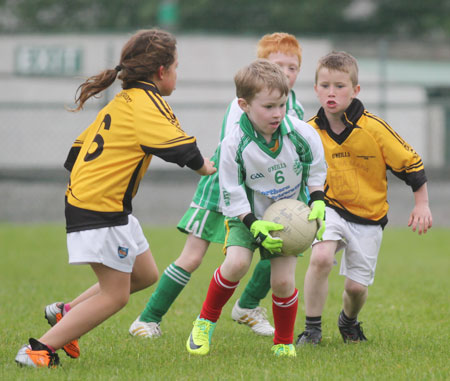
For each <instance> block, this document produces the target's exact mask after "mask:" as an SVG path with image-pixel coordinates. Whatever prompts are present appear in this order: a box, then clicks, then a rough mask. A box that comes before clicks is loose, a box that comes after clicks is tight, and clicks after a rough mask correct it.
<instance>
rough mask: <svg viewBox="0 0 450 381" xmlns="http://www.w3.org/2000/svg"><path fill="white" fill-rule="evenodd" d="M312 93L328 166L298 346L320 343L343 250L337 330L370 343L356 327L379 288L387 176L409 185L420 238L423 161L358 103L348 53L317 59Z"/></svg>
mask: <svg viewBox="0 0 450 381" xmlns="http://www.w3.org/2000/svg"><path fill="white" fill-rule="evenodd" d="M314 89H315V91H316V94H317V96H318V98H319V101H320V104H321V106H322V107H321V108H320V110H319V112H318V113H317V115H316V116H315V117H313V118H312V119H311V120H310V121H309V123H310V124H311V125H312V126H313V127H314V128H315V129H316V131H317V132H318V133H319V135H320V137H321V139H322V143H323V146H324V150H325V159H326V161H327V164H328V172H327V180H326V184H325V201H326V204H327V208H326V224H327V229H326V231H325V233H324V235H323V241H321V242H319V241H315V242H314V243H313V248H312V254H311V259H310V264H309V267H308V270H307V273H306V276H305V290H304V291H305V309H306V311H305V312H306V324H305V325H306V329H305V331H304V332H303V333H301V334H300V335H299V338H298V340H297V345H304V344H308V343H311V344H318V343H319V342H320V341H321V339H322V327H321V315H322V311H323V308H324V305H325V301H326V297H327V293H328V275H329V273H330V271H331V268H332V266H333V262H334V255H335V253H336V252H338V251H339V250H341V249H344V252H343V255H342V260H341V267H340V274H341V275H344V276H345V277H346V279H345V286H344V293H343V309H342V311H341V313H340V315H339V320H338V326H339V330H340V333H341V335H342V338H343V339H344V342H349V341H350V342H359V341H366V340H367V339H366V337H365V336H364V334H363V331H362V329H361V325H360V322H358V320H357V316H358V313H359V312H360V310H361V309H362V307H363V305H364V303H365V301H366V298H367V289H368V286H369V285H371V284H372V283H373V280H374V275H375V267H376V263H377V257H378V252H379V249H380V244H381V238H382V229H383V228H384V226H385V225H386V224H387V212H388V207H389V206H388V203H387V179H386V170H387V169H389V170H390V171H391V172H392V173H394V175H396V176H397V177H399V178H400V179H402V180H403V181H405V183H406V184H407V185H409V186H411V188H412V191H413V192H414V197H415V206H414V208H413V210H412V212H411V215H410V217H409V222H408V226H412V230H413V231H416V230H417V231H418V233H419V234H422V233H426V232H427V230H428V229H429V228H431V226H432V215H431V211H430V209H429V205H428V191H427V179H426V176H425V172H424V166H423V163H422V159H421V158H420V156H419V155H418V154H417V153H416V152H415V151H414V149H413V148H412V147H411V146H410V145H409V144H408V143H407V142H405V141H404V140H403V139H402V138H401V137H400V136H399V135H398V134H397V133H396V132H395V131H394V130H393V129H392V128H391V127H390V126H389V125H388V124H387V123H386V122H385V121H384V120H382V119H381V118H379V117H377V116H375V115H373V114H371V113H370V112H368V111H367V110H366V109H365V108H364V106H363V104H362V103H361V101H359V100H358V99H357V98H356V97H357V95H358V93H359V90H360V85H359V84H358V66H357V62H356V60H355V58H354V57H352V56H351V55H349V54H348V53H345V52H338V53H336V52H332V53H330V54H328V55H326V56H325V57H322V58H321V59H320V60H319V64H318V66H317V70H316V78H315V85H314Z"/></svg>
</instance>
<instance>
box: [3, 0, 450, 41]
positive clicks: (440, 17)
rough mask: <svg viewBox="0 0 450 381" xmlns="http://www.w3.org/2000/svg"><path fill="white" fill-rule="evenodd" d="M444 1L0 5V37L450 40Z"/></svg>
mask: <svg viewBox="0 0 450 381" xmlns="http://www.w3.org/2000/svg"><path fill="white" fill-rule="evenodd" d="M449 14H450V1H448V0H426V1H424V0H332V1H330V0H269V1H262V0H184V1H181V0H127V1H124V0H72V1H61V0H33V1H30V0H0V32H2V33H36V32H41V33H64V32H72V33H73V32H75V33H79V32H83V33H98V32H114V31H117V32H123V31H134V30H136V29H141V28H149V27H152V26H161V27H167V28H171V29H173V30H175V31H177V32H186V33H196V32H208V33H226V34H258V35H259V34H262V33H267V32H268V31H284V32H289V33H293V34H295V35H303V36H323V35H326V36H332V35H355V34H356V35H365V36H371V35H376V36H389V37H394V38H395V37H403V38H404V37H413V38H417V37H420V38H429V37H433V38H435V37H438V38H442V37H443V38H449V37H450V17H449V16H448V15H449Z"/></svg>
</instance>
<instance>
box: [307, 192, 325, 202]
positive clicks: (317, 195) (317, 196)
mask: <svg viewBox="0 0 450 381" xmlns="http://www.w3.org/2000/svg"><path fill="white" fill-rule="evenodd" d="M318 200H320V201H325V193H324V192H323V191H314V192H312V193H311V194H310V195H309V202H308V206H311V204H312V203H313V202H314V201H318Z"/></svg>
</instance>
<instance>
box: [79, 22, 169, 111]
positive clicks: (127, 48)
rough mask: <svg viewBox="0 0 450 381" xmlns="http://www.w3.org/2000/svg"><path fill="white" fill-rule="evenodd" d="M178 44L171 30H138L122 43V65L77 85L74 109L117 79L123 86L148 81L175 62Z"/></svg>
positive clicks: (120, 63)
mask: <svg viewBox="0 0 450 381" xmlns="http://www.w3.org/2000/svg"><path fill="white" fill-rule="evenodd" d="M176 44H177V41H176V39H175V37H174V36H173V35H172V34H171V33H169V32H165V31H163V30H159V29H144V30H140V31H138V32H137V33H135V34H134V35H133V36H131V38H130V39H129V40H128V41H127V42H126V43H125V45H124V46H123V48H122V52H121V55H120V62H119V65H117V66H116V67H115V68H114V69H106V70H103V71H102V72H101V73H99V74H97V75H94V76H92V77H89V78H88V79H87V80H86V81H85V82H84V83H82V84H81V85H80V86H79V87H78V90H77V94H78V96H76V98H75V103H77V104H78V107H77V108H75V109H73V110H72V111H79V110H81V109H82V108H83V105H84V103H85V102H86V101H87V100H88V99H89V98H90V97H93V96H96V95H97V94H99V93H100V92H102V91H103V90H105V89H106V88H108V87H109V86H111V85H112V84H113V82H114V81H115V80H116V78H118V79H120V80H122V88H124V89H126V88H127V87H129V86H130V84H132V83H133V82H136V81H149V80H150V79H151V77H152V76H153V75H154V74H156V73H157V72H158V69H159V68H160V67H161V66H163V67H165V68H168V67H169V66H170V65H172V64H173V63H174V62H175V54H176Z"/></svg>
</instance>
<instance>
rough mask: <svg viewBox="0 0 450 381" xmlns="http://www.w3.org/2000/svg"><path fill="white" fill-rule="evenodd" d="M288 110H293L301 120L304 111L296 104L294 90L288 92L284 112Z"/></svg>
mask: <svg viewBox="0 0 450 381" xmlns="http://www.w3.org/2000/svg"><path fill="white" fill-rule="evenodd" d="M289 110H294V111H295V113H296V114H297V116H298V118H299V119H300V120H303V117H304V116H305V113H304V111H303V109H302V108H301V107H300V106H299V105H298V104H297V97H296V96H295V92H294V90H291V92H290V93H289V99H288V102H287V103H286V114H287V113H288V111H289Z"/></svg>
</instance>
